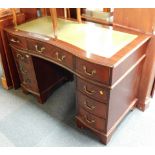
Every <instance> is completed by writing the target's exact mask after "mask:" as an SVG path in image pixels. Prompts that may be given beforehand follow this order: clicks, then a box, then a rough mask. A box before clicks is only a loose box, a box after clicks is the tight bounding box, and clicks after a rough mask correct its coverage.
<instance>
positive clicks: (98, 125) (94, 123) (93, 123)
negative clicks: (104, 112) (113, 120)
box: [78, 107, 106, 132]
mask: <svg viewBox="0 0 155 155" xmlns="http://www.w3.org/2000/svg"><path fill="white" fill-rule="evenodd" d="M78 110H79V117H80V118H81V119H82V120H83V121H84V122H85V123H86V124H87V125H88V126H90V127H92V128H95V129H97V130H99V131H102V132H103V131H104V132H105V122H106V121H105V120H104V119H103V118H99V117H96V116H94V115H92V114H90V113H88V112H87V111H85V110H84V109H83V108H81V107H79V109H78Z"/></svg>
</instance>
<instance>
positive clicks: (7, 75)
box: [0, 13, 25, 89]
mask: <svg viewBox="0 0 155 155" xmlns="http://www.w3.org/2000/svg"><path fill="white" fill-rule="evenodd" d="M12 18H13V17H12V16H7V17H4V18H0V54H1V60H2V68H3V76H2V84H3V87H4V88H6V89H10V88H12V87H13V85H14V83H15V81H16V80H15V79H13V78H12V77H13V76H12V70H11V66H10V61H9V58H8V57H9V56H8V55H7V51H6V50H7V48H6V46H8V42H7V41H6V37H5V35H4V30H3V28H4V27H7V26H10V25H13V21H12ZM24 20H25V17H24V14H22V13H18V14H17V22H18V24H20V23H23V22H24Z"/></svg>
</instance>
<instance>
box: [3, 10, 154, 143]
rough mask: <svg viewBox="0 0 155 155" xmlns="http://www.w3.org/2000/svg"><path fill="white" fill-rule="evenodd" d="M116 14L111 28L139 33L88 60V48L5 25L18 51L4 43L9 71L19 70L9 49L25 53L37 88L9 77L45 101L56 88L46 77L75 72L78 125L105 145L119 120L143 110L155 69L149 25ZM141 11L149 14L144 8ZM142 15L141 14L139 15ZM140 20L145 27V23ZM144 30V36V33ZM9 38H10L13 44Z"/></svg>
mask: <svg viewBox="0 0 155 155" xmlns="http://www.w3.org/2000/svg"><path fill="white" fill-rule="evenodd" d="M126 11H127V12H125V13H126V14H127V13H129V12H128V11H129V10H126ZM133 12H134V11H133ZM114 13H115V14H114V16H119V17H118V18H115V20H114V21H115V22H114V27H113V29H114V30H118V31H121V32H127V33H131V34H136V35H138V37H137V38H136V39H135V40H134V41H132V42H131V43H129V44H128V45H126V46H125V47H124V48H122V49H121V50H119V51H118V52H117V53H116V54H114V55H113V56H112V57H110V58H105V57H101V56H99V55H95V54H91V55H90V57H89V58H88V57H87V53H86V51H84V50H81V49H79V48H78V47H75V46H73V45H71V44H69V43H66V42H63V41H61V40H58V39H57V40H54V39H52V38H50V37H47V36H41V35H39V36H38V35H36V34H31V35H30V34H28V33H27V32H23V31H16V29H14V28H13V27H10V28H9V27H8V28H6V29H5V33H7V34H8V40H9V43H10V44H11V46H12V48H14V49H16V51H14V50H12V51H11V50H10V47H8V46H7V47H6V49H7V53H6V54H7V57H10V59H9V63H10V62H11V64H14V65H11V68H10V69H11V73H12V75H16V76H18V75H17V74H18V73H17V72H16V70H17V69H16V65H15V63H14V62H13V61H12V60H14V59H13V57H12V54H11V53H14V54H15V53H16V52H20V53H22V55H24V56H26V55H29V56H30V58H31V61H30V62H31V63H30V64H31V65H30V66H29V67H33V68H32V69H31V70H32V71H33V75H30V78H32V79H36V81H37V82H36V88H37V89H33V88H35V86H33V85H31V86H32V88H31V87H27V85H25V86H24V85H22V82H21V80H19V79H18V78H16V79H14V78H12V81H13V82H14V85H15V84H16V85H17V84H18V83H21V86H22V87H23V90H24V91H25V92H29V93H32V94H34V95H36V96H38V97H39V99H40V101H41V102H44V101H45V100H46V99H47V97H48V95H50V90H51V88H54V87H55V86H54V85H53V83H52V80H51V78H50V77H52V76H53V75H54V79H53V81H54V83H57V82H58V83H59V84H62V83H63V82H62V81H64V80H65V79H68V78H70V77H71V79H72V74H74V75H75V76H74V77H75V82H76V104H77V114H76V121H77V126H79V127H83V128H89V129H90V130H92V131H93V132H94V133H95V134H96V135H97V136H99V138H100V140H101V141H102V142H103V143H104V144H106V143H107V142H108V141H109V140H110V138H111V136H112V133H113V132H114V130H115V129H116V127H117V126H118V124H119V123H120V122H121V121H122V120H123V118H124V117H125V116H126V115H127V113H128V112H129V111H130V110H132V109H133V107H135V106H137V107H139V108H144V102H146V97H148V96H149V95H150V91H151V88H152V85H151V83H150V81H153V80H152V79H153V78H154V77H153V70H155V69H154V65H152V64H154V60H155V59H154V58H155V57H154V53H155V52H154V48H153V47H154V38H152V39H151V37H152V35H151V27H150V23H149V24H146V27H143V26H142V27H141V25H140V24H138V22H135V23H136V24H137V25H136V24H135V26H134V25H132V24H133V23H132V24H131V25H130V24H129V23H128V22H129V21H130V20H131V19H133V17H129V18H128V19H129V20H127V21H126V20H124V18H125V17H124V16H123V15H119V14H118V11H117V10H116V12H114ZM145 13H146V14H147V15H150V14H148V12H147V11H146V12H145ZM141 14H143V13H139V15H141ZM124 15H125V14H124ZM148 18H149V17H148ZM136 19H137V17H136ZM150 20H151V21H152V20H153V19H152V18H151V19H150ZM142 23H143V25H144V22H142ZM118 25H119V26H118ZM138 27H139V28H138ZM135 30H137V31H135ZM140 30H141V31H140ZM144 31H145V33H147V34H144ZM5 33H4V34H5ZM5 37H6V35H5ZM12 37H13V38H14V41H12V42H11V41H10V40H11V39H12ZM45 38H46V39H45ZM5 39H6V38H5ZM36 45H37V47H36ZM49 51H50V52H49ZM26 66H27V65H26ZM27 67H28V66H27ZM17 68H18V67H17ZM40 68H42V69H43V70H40ZM18 72H19V74H20V73H21V70H19V69H18ZM41 75H44V76H43V77H42V76H41ZM146 75H148V76H147V77H146ZM45 77H46V78H45ZM61 77H62V78H61ZM62 79H63V80H62ZM43 81H46V82H45V83H44V82H43ZM60 81H61V82H60ZM58 83H57V84H58ZM57 84H56V85H57ZM48 86H49V87H48ZM47 94H48V95H47ZM139 105H140V106H139ZM94 107H95V108H94Z"/></svg>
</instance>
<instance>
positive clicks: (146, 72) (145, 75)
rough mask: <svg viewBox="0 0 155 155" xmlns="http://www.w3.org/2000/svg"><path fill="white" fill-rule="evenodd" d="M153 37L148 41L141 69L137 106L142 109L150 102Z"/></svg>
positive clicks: (154, 75)
mask: <svg viewBox="0 0 155 155" xmlns="http://www.w3.org/2000/svg"><path fill="white" fill-rule="evenodd" d="M154 46H155V37H154V36H153V37H152V39H151V41H150V42H149V46H148V48H147V52H146V56H147V57H146V61H145V64H144V68H143V71H142V77H141V82H140V88H139V100H138V105H137V106H138V108H139V109H140V110H142V111H144V110H145V109H146V108H147V107H148V106H149V102H150V97H151V90H152V86H153V82H154V79H155V49H154Z"/></svg>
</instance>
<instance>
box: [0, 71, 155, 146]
mask: <svg viewBox="0 0 155 155" xmlns="http://www.w3.org/2000/svg"><path fill="white" fill-rule="evenodd" d="M0 74H1V71H0ZM74 87H75V86H74V83H73V82H68V83H66V84H64V85H63V86H62V87H60V88H59V89H57V90H56V91H55V92H54V93H53V94H52V95H51V96H50V98H49V99H48V101H47V102H46V104H44V105H40V104H38V103H37V100H36V99H35V98H34V97H33V96H31V95H25V94H23V93H22V91H21V90H20V89H19V90H10V91H7V90H4V89H3V88H2V86H1V84H0V146H7V147H9V146H23V147H27V146H29V147H35V146H38V147H41V146H61V147H62V146H71V147H73V146H81V147H84V146H93V147H98V146H99V147H104V145H102V144H101V143H100V142H99V141H98V139H97V137H96V136H95V135H93V134H92V133H91V132H90V131H89V130H82V129H78V128H77V127H76V124H75V117H74V116H75V113H76V111H75V107H76V105H75V94H74ZM154 111H155V99H154V100H152V103H151V104H150V108H149V109H147V110H146V111H145V112H144V113H143V112H141V111H139V110H137V109H135V110H134V111H133V112H130V113H129V114H128V116H127V117H126V118H125V119H124V120H123V122H122V123H121V124H120V125H119V127H118V129H117V130H116V132H115V133H114V135H113V137H112V139H111V141H110V143H109V144H108V145H107V146H113V147H119V146H121V147H122V146H136V147H137V146H154V139H155V113H154Z"/></svg>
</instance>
